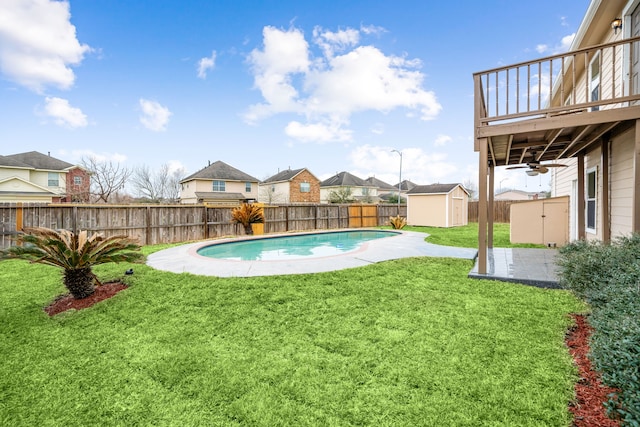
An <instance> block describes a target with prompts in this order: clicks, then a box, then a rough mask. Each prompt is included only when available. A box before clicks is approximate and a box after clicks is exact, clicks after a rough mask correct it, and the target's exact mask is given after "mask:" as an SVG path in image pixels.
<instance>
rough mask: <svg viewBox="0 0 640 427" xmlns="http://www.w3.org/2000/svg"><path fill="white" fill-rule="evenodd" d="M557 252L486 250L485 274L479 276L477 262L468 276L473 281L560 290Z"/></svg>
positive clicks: (554, 250)
mask: <svg viewBox="0 0 640 427" xmlns="http://www.w3.org/2000/svg"><path fill="white" fill-rule="evenodd" d="M557 254H558V251H557V250H556V249H529V248H512V249H507V248H493V249H488V250H487V274H479V273H478V261H477V260H476V265H475V266H474V267H473V270H471V273H469V277H471V278H473V279H489V280H500V281H503V282H514V283H523V284H525V285H532V286H538V287H541V288H559V287H560V285H559V284H558V270H557V266H556V264H555V257H556V255H557Z"/></svg>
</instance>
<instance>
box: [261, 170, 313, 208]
mask: <svg viewBox="0 0 640 427" xmlns="http://www.w3.org/2000/svg"><path fill="white" fill-rule="evenodd" d="M259 201H260V202H263V203H320V180H319V179H318V178H316V176H315V175H314V174H312V173H311V172H309V170H308V169H306V168H302V169H293V170H292V169H287V170H284V171H280V172H278V173H277V174H275V175H273V176H272V177H269V178H267V179H266V180H264V181H263V182H262V183H261V184H260V190H259Z"/></svg>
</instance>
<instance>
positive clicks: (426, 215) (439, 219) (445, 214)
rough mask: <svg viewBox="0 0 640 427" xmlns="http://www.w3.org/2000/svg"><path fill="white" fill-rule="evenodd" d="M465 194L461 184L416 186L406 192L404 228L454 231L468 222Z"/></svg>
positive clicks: (466, 196)
mask: <svg viewBox="0 0 640 427" xmlns="http://www.w3.org/2000/svg"><path fill="white" fill-rule="evenodd" d="M468 207H469V192H468V191H467V190H466V188H464V186H463V185H462V184H431V185H417V186H415V187H414V188H412V189H411V190H409V191H408V192H407V224H409V225H421V226H429V227H458V226H461V225H467V223H468V222H469V209H468Z"/></svg>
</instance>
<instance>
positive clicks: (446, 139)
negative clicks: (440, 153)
mask: <svg viewBox="0 0 640 427" xmlns="http://www.w3.org/2000/svg"><path fill="white" fill-rule="evenodd" d="M451 141H453V139H451V137H450V136H449V135H442V134H440V135H438V136H437V137H436V140H435V141H434V142H433V145H435V146H436V147H442V146H444V145H447V144H448V143H450V142H451Z"/></svg>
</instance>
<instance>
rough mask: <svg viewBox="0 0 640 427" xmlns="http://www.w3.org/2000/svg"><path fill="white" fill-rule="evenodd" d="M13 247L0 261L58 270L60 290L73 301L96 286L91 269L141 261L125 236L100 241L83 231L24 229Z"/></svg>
mask: <svg viewBox="0 0 640 427" xmlns="http://www.w3.org/2000/svg"><path fill="white" fill-rule="evenodd" d="M17 243H18V245H17V246H12V247H11V248H9V249H5V250H3V251H1V252H0V258H21V259H26V260H29V261H31V262H33V263H39V264H46V265H52V266H54V267H58V268H61V269H62V271H63V282H64V286H65V287H66V288H67V289H68V290H69V292H70V293H71V295H73V297H74V298H76V299H80V298H85V297H88V296H89V295H91V294H92V293H93V292H94V290H95V285H96V284H100V282H99V281H98V278H97V277H96V275H95V274H94V273H93V271H92V269H91V267H93V266H94V265H98V264H105V263H109V262H136V261H140V260H141V259H142V258H143V255H142V254H141V253H140V252H136V251H138V250H140V246H139V245H138V244H137V243H136V242H135V241H134V240H132V239H130V238H129V237H128V236H111V237H104V236H102V235H101V234H92V235H89V233H88V232H87V231H80V232H79V233H77V234H75V233H73V232H71V231H68V230H60V231H56V230H52V229H49V228H44V227H32V228H25V229H24V230H23V233H22V234H20V235H19V236H18V238H17Z"/></svg>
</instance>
